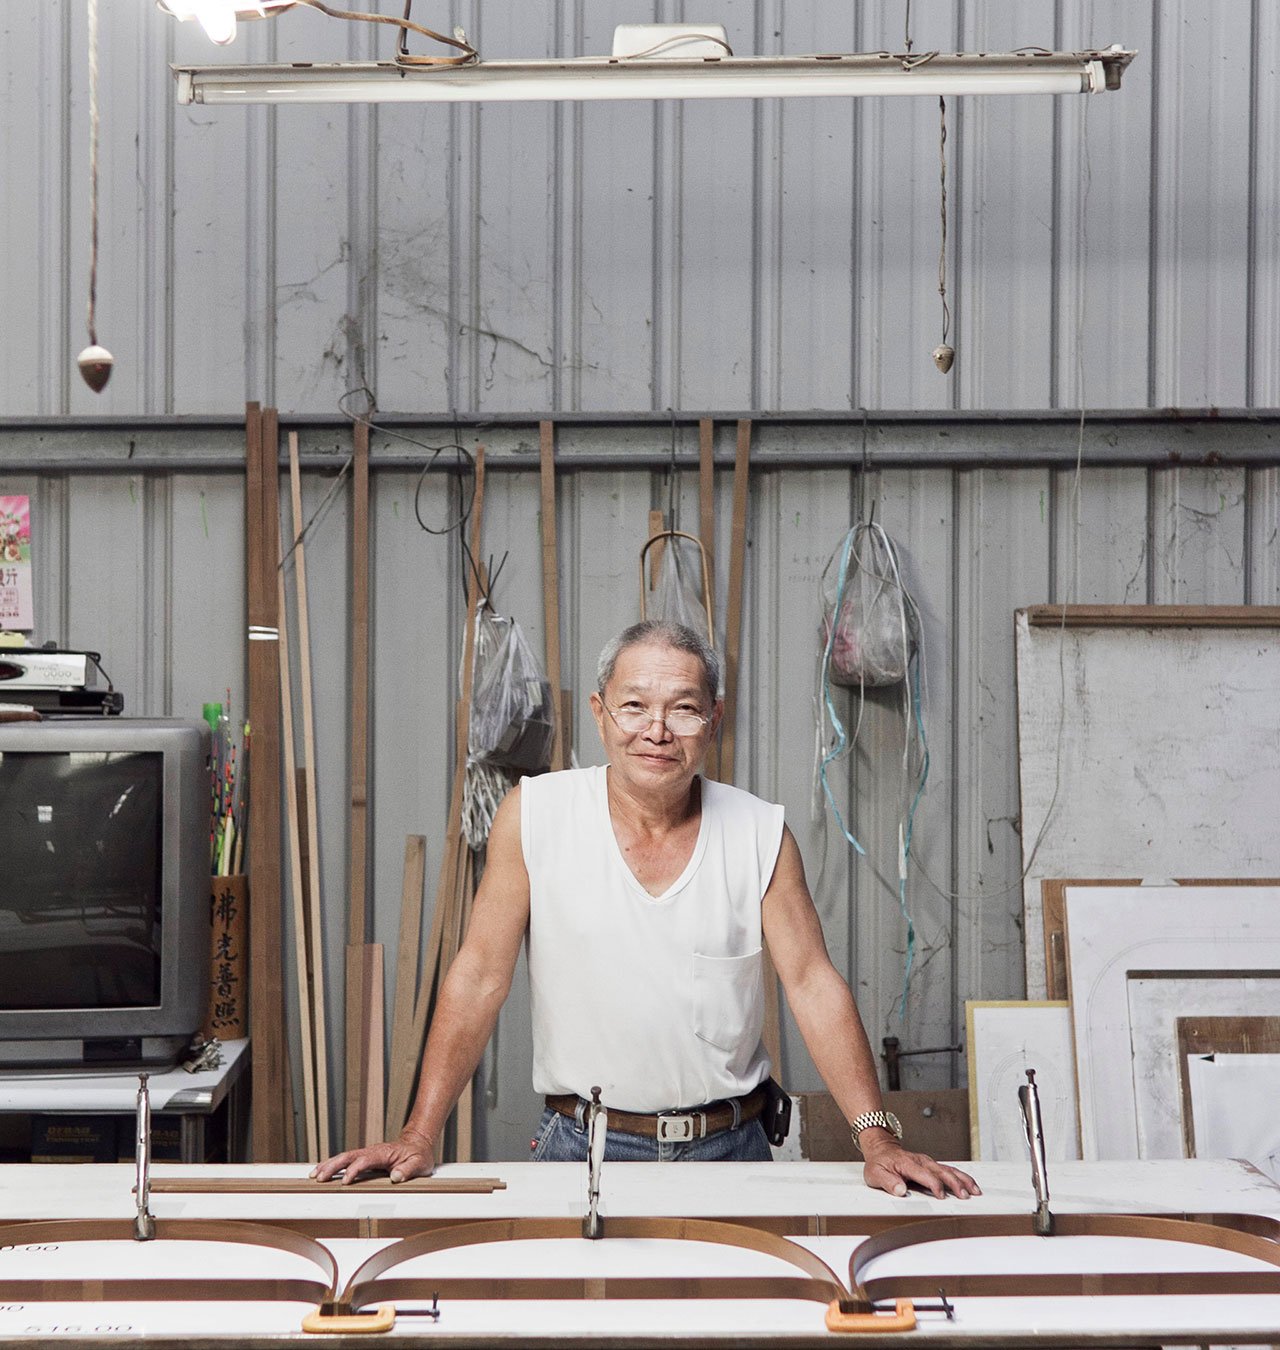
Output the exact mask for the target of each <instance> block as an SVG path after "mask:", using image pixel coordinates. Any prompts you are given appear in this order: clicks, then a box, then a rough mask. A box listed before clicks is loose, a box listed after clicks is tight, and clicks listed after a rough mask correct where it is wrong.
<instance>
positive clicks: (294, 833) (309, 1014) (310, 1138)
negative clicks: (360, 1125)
mask: <svg viewBox="0 0 1280 1350" xmlns="http://www.w3.org/2000/svg"><path fill="white" fill-rule="evenodd" d="M276 596H277V599H276V603H277V606H278V609H279V613H280V641H279V642H278V643H277V647H278V649H279V653H280V660H279V669H280V730H281V737H282V740H283V742H284V744H283V755H284V788H285V791H284V801H285V815H286V818H287V821H288V827H289V890H290V899H291V901H292V905H293V957H294V970H295V972H296V976H297V982H298V1026H299V1028H300V1031H301V1037H302V1112H303V1138H304V1140H305V1141H306V1160H307V1162H311V1163H316V1162H319V1161H320V1156H321V1155H320V1144H319V1136H318V1130H317V1121H316V1114H317V1100H318V1099H317V1096H316V1077H315V1043H314V1032H315V1028H314V1013H313V1002H312V982H311V972H310V971H309V970H308V968H307V966H308V962H307V922H306V910H305V907H304V904H303V895H302V885H303V883H302V842H301V832H300V830H299V828H298V780H297V771H298V762H297V757H296V752H295V748H294V743H293V685H292V673H291V670H290V661H289V607H288V603H287V600H286V597H285V592H284V572H283V571H277V572H276Z"/></svg>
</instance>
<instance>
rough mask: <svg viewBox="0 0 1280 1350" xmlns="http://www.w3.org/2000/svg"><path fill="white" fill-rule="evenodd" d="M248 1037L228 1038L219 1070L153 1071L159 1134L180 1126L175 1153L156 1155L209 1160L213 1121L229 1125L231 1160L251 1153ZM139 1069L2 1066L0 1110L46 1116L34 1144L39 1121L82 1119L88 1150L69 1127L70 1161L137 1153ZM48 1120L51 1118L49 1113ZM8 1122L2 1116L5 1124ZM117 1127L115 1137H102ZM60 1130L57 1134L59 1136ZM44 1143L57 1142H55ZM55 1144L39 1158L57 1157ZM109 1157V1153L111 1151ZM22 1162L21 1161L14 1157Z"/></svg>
mask: <svg viewBox="0 0 1280 1350" xmlns="http://www.w3.org/2000/svg"><path fill="white" fill-rule="evenodd" d="M249 1058H250V1055H249V1042H248V1041H247V1040H236V1041H224V1042H223V1043H222V1064H221V1066H220V1067H219V1068H217V1069H209V1070H205V1071H202V1072H199V1073H187V1071H186V1070H185V1069H182V1068H175V1069H171V1070H169V1071H167V1072H165V1073H152V1074H149V1075H148V1078H147V1086H148V1089H149V1090H150V1093H151V1102H152V1112H153V1118H154V1125H153V1139H154V1138H155V1135H156V1132H157V1131H159V1130H161V1129H163V1128H164V1127H165V1126H166V1125H168V1126H169V1127H170V1129H172V1127H173V1126H174V1125H176V1127H177V1137H176V1140H175V1141H173V1143H176V1153H177V1156H176V1157H174V1156H171V1157H169V1158H168V1159H162V1158H160V1157H159V1156H158V1155H159V1154H160V1153H162V1152H165V1151H166V1150H161V1149H157V1150H156V1156H157V1161H162V1160H166V1161H172V1162H184V1163H202V1162H205V1161H206V1160H207V1154H208V1150H209V1144H210V1136H211V1131H210V1126H211V1125H214V1126H215V1127H216V1129H217V1130H218V1131H219V1133H221V1132H222V1131H224V1130H225V1138H226V1159H225V1160H226V1161H227V1162H244V1161H245V1158H246V1154H247V1151H248V1133H249V1131H248V1123H249V1111H248V1096H249V1078H250V1075H249V1074H248V1073H247V1072H246V1070H247V1068H248V1066H249ZM137 1095H138V1073H137V1071H136V1070H134V1071H126V1070H114V1071H111V1072H103V1071H102V1070H100V1069H96V1068H85V1069H81V1070H72V1071H69V1072H65V1071H64V1072H56V1071H53V1072H45V1073H39V1074H37V1073H33V1072H32V1071H30V1070H25V1071H20V1072H17V1073H5V1072H0V1115H3V1116H28V1117H37V1118H40V1119H38V1120H37V1121H34V1122H32V1125H33V1129H32V1135H33V1143H34V1142H35V1139H34V1135H35V1133H36V1129H35V1127H36V1126H43V1125H52V1124H53V1123H54V1120H55V1118H59V1119H60V1120H61V1122H62V1123H63V1124H64V1125H65V1124H68V1123H69V1122H70V1121H72V1120H75V1121H78V1122H83V1127H82V1130H81V1131H80V1133H79V1136H78V1137H79V1138H80V1139H81V1140H82V1141H83V1151H77V1143H76V1140H77V1134H76V1133H74V1132H68V1137H67V1138H66V1139H64V1140H62V1141H60V1142H63V1143H65V1144H66V1145H67V1152H68V1154H69V1158H68V1160H71V1159H75V1158H78V1159H80V1160H82V1161H86V1160H88V1161H100V1162H115V1161H117V1160H118V1159H120V1158H123V1159H124V1160H125V1161H131V1160H132V1158H133V1142H132V1132H131V1126H132V1120H133V1117H134V1111H135V1107H136V1104H137ZM45 1118H47V1119H45ZM2 1128H3V1122H0V1129H2ZM111 1129H114V1130H116V1131H117V1137H114V1138H106V1137H104V1130H106V1131H109V1130H111ZM56 1135H57V1132H56V1131H55V1132H54V1138H55V1141H56ZM45 1147H48V1148H51V1146H50V1145H46V1146H45ZM55 1152H57V1150H56V1149H52V1151H51V1152H48V1153H46V1152H45V1149H44V1148H42V1149H41V1156H46V1157H50V1158H52V1156H53V1154H54V1153H55ZM108 1155H110V1156H108ZM15 1160H16V1159H15Z"/></svg>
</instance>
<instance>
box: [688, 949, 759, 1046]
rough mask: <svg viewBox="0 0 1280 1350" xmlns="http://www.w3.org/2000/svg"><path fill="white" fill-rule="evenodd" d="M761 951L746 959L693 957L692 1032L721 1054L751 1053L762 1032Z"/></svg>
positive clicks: (756, 951)
mask: <svg viewBox="0 0 1280 1350" xmlns="http://www.w3.org/2000/svg"><path fill="white" fill-rule="evenodd" d="M760 956H761V953H760V948H759V947H757V948H756V950H755V951H753V952H748V953H747V955H746V956H703V955H701V954H700V953H698V952H694V954H693V1030H694V1034H695V1035H696V1036H697V1037H698V1039H699V1040H703V1041H707V1042H709V1043H710V1044H711V1045H714V1046H716V1047H718V1048H719V1049H721V1050H727V1051H734V1050H739V1049H740V1048H742V1047H743V1046H744V1045H745V1046H746V1047H748V1048H749V1049H754V1048H755V1046H756V1044H757V1043H758V1042H759V1040H760V1033H761V1031H762V1030H763V1028H764V987H763V985H762V983H761V976H760Z"/></svg>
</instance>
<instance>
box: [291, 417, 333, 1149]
mask: <svg viewBox="0 0 1280 1350" xmlns="http://www.w3.org/2000/svg"><path fill="white" fill-rule="evenodd" d="M289 498H290V506H291V509H292V516H293V529H292V531H291V533H292V536H293V567H294V578H295V584H296V600H297V607H298V658H299V677H300V681H301V685H300V690H299V692H300V693H301V696H302V764H303V769H304V773H303V774H301V775H300V776H299V783H300V785H301V787H302V789H303V791H304V794H305V795H304V797H303V800H304V801H305V803H306V805H305V808H304V809H303V811H302V812H301V813H300V814H301V817H302V819H303V820H304V821H305V824H306V848H305V850H303V853H304V857H305V860H306V869H307V884H306V886H305V887H304V888H303V890H304V895H305V899H306V910H305V913H306V916H307V924H306V930H307V953H308V960H307V969H308V972H309V975H310V981H311V983H310V988H311V1020H312V1025H313V1026H314V1028H315V1031H314V1046H315V1061H316V1069H315V1081H316V1103H317V1107H316V1111H317V1125H318V1129H317V1143H318V1146H319V1149H320V1156H321V1157H322V1158H327V1157H328V1156H329V1152H330V1139H329V1035H328V1016H327V1011H326V1006H325V979H324V918H323V913H322V903H321V901H322V892H321V889H320V837H319V820H320V811H319V805H318V801H317V796H316V792H317V789H316V776H317V775H316V719H315V704H314V693H313V691H314V688H315V685H314V681H313V679H312V672H311V605H310V601H309V600H308V598H307V545H306V541H305V540H304V539H303V537H302V531H303V526H304V524H305V522H304V520H303V515H302V472H301V469H300V467H299V463H298V433H297V432H296V431H291V432H290V433H289Z"/></svg>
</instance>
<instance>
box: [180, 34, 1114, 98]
mask: <svg viewBox="0 0 1280 1350" xmlns="http://www.w3.org/2000/svg"><path fill="white" fill-rule="evenodd" d="M1133 57H1134V53H1133V52H1132V51H1128V50H1125V49H1124V48H1121V47H1110V48H1108V49H1107V50H1105V51H1088V52H1042V51H1026V52H1010V53H994V54H987V53H981V54H979V53H967V52H958V53H954V54H947V53H943V52H938V53H934V54H928V53H926V54H923V55H914V56H911V55H896V56H895V55H893V54H891V53H888V52H873V53H870V54H853V55H830V56H826V55H822V56H782V57H703V58H700V59H696V60H689V59H681V60H668V59H660V58H645V59H643V60H618V59H611V58H608V57H588V58H583V59H580V60H568V61H566V60H552V61H477V62H475V63H473V64H471V65H457V66H440V67H428V68H422V67H407V66H404V65H400V64H397V63H396V62H392V61H376V62H339V63H336V64H332V65H311V64H293V65H256V66H230V65H224V66H174V67H173V72H174V75H175V77H176V79H177V95H178V102H179V103H205V104H220V103H277V104H279V103H513V102H521V101H533V102H547V101H560V100H573V101H577V100H588V99H590V100H596V99H642V100H654V99H677V98H690V99H692V98H820V97H827V98H848V97H856V96H883V95H897V94H928V95H932V96H933V97H935V98H936V97H938V96H939V95H943V94H945V95H954V94H960V95H964V94H1098V93H1102V92H1103V91H1104V90H1108V89H1118V88H1119V87H1120V77H1121V75H1122V74H1123V73H1124V70H1125V67H1126V66H1128V64H1129V62H1130V61H1132V60H1133Z"/></svg>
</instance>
